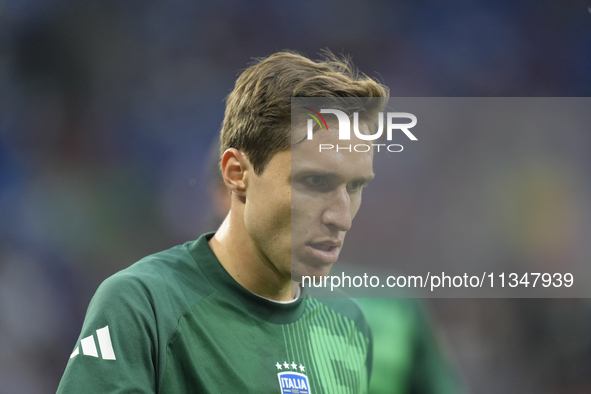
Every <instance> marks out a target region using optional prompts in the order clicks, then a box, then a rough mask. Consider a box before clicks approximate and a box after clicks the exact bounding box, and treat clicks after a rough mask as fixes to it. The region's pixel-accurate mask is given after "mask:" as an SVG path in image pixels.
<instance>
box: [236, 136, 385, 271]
mask: <svg viewBox="0 0 591 394" xmlns="http://www.w3.org/2000/svg"><path fill="white" fill-rule="evenodd" d="M332 129H333V130H336V129H337V127H336V125H335V127H333V128H332ZM352 134H353V133H352ZM363 143H366V141H361V140H358V139H356V138H354V137H353V138H352V139H351V140H350V141H339V140H338V133H336V132H332V131H330V132H327V131H318V132H316V133H315V134H314V139H313V140H304V141H302V142H301V143H298V144H296V145H293V146H292V148H291V150H287V151H283V152H278V153H276V154H275V155H274V156H273V157H272V159H271V161H270V162H269V163H268V164H267V166H266V167H265V170H264V171H263V173H262V174H261V175H259V176H255V177H254V179H253V181H252V182H251V184H250V185H249V192H248V193H249V197H248V198H247V200H248V201H249V202H248V203H247V204H246V207H245V222H246V227H247V231H248V232H249V234H250V235H251V237H252V238H253V240H254V241H255V243H256V244H257V247H258V250H259V251H260V253H261V256H262V257H264V258H265V260H266V261H268V262H269V263H270V264H272V265H273V266H274V267H275V269H277V270H278V271H279V272H280V273H281V274H282V275H284V276H285V277H290V278H292V279H293V280H294V281H301V277H302V276H306V275H307V276H323V275H328V273H329V271H330V268H331V266H332V264H333V263H334V262H335V261H336V260H337V258H338V256H339V253H340V251H341V249H342V247H343V241H344V239H345V234H346V232H347V230H349V228H351V222H352V220H353V218H354V217H355V215H356V213H357V211H358V209H359V206H360V204H361V191H362V188H363V186H364V185H365V184H366V183H367V182H369V181H370V180H371V179H372V178H373V176H374V174H373V169H372V168H373V164H372V163H373V153H372V152H371V151H370V152H355V151H353V149H352V152H349V151H348V150H343V149H340V150H339V151H338V152H337V151H336V150H323V151H322V152H319V144H332V145H334V146H335V147H336V146H337V144H338V145H340V146H341V147H342V146H345V145H346V146H347V147H348V146H349V144H351V145H352V146H354V145H356V144H363Z"/></svg>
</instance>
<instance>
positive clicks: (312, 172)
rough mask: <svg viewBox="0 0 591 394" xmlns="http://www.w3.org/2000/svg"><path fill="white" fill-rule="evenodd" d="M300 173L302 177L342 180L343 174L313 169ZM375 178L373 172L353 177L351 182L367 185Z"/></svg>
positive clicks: (303, 170)
mask: <svg viewBox="0 0 591 394" xmlns="http://www.w3.org/2000/svg"><path fill="white" fill-rule="evenodd" d="M301 173H302V174H303V175H308V174H309V175H320V176H325V177H328V178H343V174H340V173H338V172H330V171H326V170H322V169H313V168H309V169H302V171H301ZM375 176H376V174H374V173H373V172H372V173H371V175H368V176H359V177H355V178H354V179H353V181H360V182H363V183H367V182H369V181H371V180H372V179H374V178H375Z"/></svg>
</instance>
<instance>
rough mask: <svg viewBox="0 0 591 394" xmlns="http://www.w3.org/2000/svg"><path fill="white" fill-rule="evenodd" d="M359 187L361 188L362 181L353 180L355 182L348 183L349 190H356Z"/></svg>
mask: <svg viewBox="0 0 591 394" xmlns="http://www.w3.org/2000/svg"><path fill="white" fill-rule="evenodd" d="M359 189H361V182H359V181H353V182H349V183H347V190H349V191H350V192H355V191H357V190H359Z"/></svg>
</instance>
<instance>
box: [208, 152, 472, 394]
mask: <svg viewBox="0 0 591 394" xmlns="http://www.w3.org/2000/svg"><path fill="white" fill-rule="evenodd" d="M219 150H220V145H219V142H217V141H216V142H215V143H213V144H212V146H211V147H210V150H209V154H208V159H207V161H206V174H207V177H206V178H207V179H206V182H205V187H206V188H207V191H208V195H209V203H210V204H211V210H210V211H209V217H208V218H206V220H205V223H204V224H203V229H204V230H208V229H212V228H218V227H219V226H220V224H221V223H222V222H223V220H224V218H225V217H226V215H227V214H228V211H229V210H230V194H228V189H227V187H226V185H225V183H224V181H223V179H222V177H221V174H220V169H219ZM335 268H337V269H336V272H335V270H334V268H333V270H331V275H337V276H339V275H340V274H339V272H340V271H342V272H344V273H345V274H347V275H350V276H354V275H359V276H363V274H364V273H365V272H364V271H363V270H362V268H361V267H359V266H356V265H354V264H349V263H348V262H345V261H342V260H339V261H338V263H337V266H336V267H335ZM374 274H375V272H374ZM388 274H392V272H389V273H388ZM383 276H386V274H384V275H383ZM398 296H399V297H404V298H359V299H356V301H357V302H358V303H359V305H360V306H361V308H362V310H363V312H364V315H365V317H366V319H367V321H368V323H369V326H370V328H371V332H372V339H373V345H374V346H373V352H372V354H373V359H372V373H371V379H370V383H369V391H368V394H404V393H413V394H461V393H464V392H465V390H464V388H463V387H462V384H461V382H460V380H459V377H458V376H457V374H456V372H455V371H454V368H453V365H452V363H451V362H450V360H448V358H447V354H446V352H445V351H444V349H443V346H442V344H441V343H440V341H439V340H438V336H437V334H436V332H435V329H434V325H433V323H432V322H431V319H430V318H429V315H428V313H427V309H426V307H425V306H424V305H422V303H421V302H420V300H417V299H413V298H405V296H408V294H406V293H404V292H401V293H400V294H398Z"/></svg>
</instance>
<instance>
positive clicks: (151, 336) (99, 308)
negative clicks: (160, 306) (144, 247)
mask: <svg viewBox="0 0 591 394" xmlns="http://www.w3.org/2000/svg"><path fill="white" fill-rule="evenodd" d="M156 341H157V329H156V318H155V315H154V302H153V300H152V297H151V293H150V291H149V288H148V287H147V285H146V284H145V283H144V282H142V281H141V280H140V279H138V278H137V277H135V276H133V275H131V274H126V273H125V271H123V272H120V273H118V274H116V275H114V276H112V277H110V278H109V279H107V280H106V281H105V282H103V284H101V286H100V287H99V288H98V290H97V292H96V294H95V295H94V297H93V299H92V301H91V302H90V305H89V307H88V311H87V313H86V317H85V320H84V324H83V326H82V331H81V334H80V338H79V340H78V342H77V343H76V346H75V348H74V351H73V352H72V355H71V356H70V359H69V361H68V364H67V366H66V370H65V372H64V375H63V377H62V380H61V382H60V384H59V387H58V390H57V393H58V394H66V393H77V394H80V393H93V394H100V393H111V394H117V393H155V392H156V380H157V361H156V360H157V359H158V357H157V354H156V352H157V349H158V347H157V343H156Z"/></svg>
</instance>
